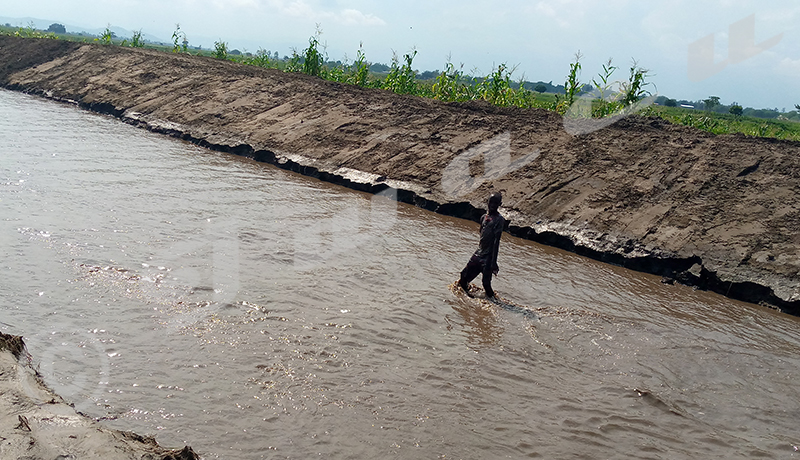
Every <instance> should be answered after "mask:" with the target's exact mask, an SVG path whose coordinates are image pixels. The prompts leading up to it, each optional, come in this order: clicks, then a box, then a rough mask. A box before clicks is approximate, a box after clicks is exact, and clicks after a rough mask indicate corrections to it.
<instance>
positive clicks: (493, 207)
mask: <svg viewBox="0 0 800 460" xmlns="http://www.w3.org/2000/svg"><path fill="white" fill-rule="evenodd" d="M487 204H488V206H489V212H497V208H499V207H500V205H501V204H503V195H501V194H500V192H495V193H492V195H491V196H490V197H489V202H488V203H487Z"/></svg>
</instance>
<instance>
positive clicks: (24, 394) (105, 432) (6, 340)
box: [0, 332, 199, 460]
mask: <svg viewBox="0 0 800 460" xmlns="http://www.w3.org/2000/svg"><path fill="white" fill-rule="evenodd" d="M30 362H31V357H30V355H28V352H27V351H26V349H25V344H24V342H23V341H22V337H19V336H13V335H8V334H4V333H2V332H0V458H4V459H12V458H32V459H33V458H42V459H45V458H58V459H61V458H63V459H70V458H80V459H94V458H96V459H103V460H106V459H120V460H123V459H125V460H128V459H130V460H134V459H135V460H156V459H158V460H194V459H197V458H199V457H198V456H197V455H196V454H195V453H194V452H193V451H192V449H191V448H190V447H184V448H183V449H178V450H169V449H164V448H162V447H160V446H159V445H158V444H157V443H156V441H155V439H153V438H147V437H143V436H139V435H137V434H135V433H129V432H124V431H117V430H109V429H106V428H103V427H102V426H101V425H100V424H98V423H97V422H95V421H94V420H92V419H90V418H88V417H86V416H85V415H83V414H80V413H78V412H76V411H75V409H74V408H73V407H72V406H71V405H69V404H68V403H66V402H65V401H64V400H62V399H61V398H60V397H59V396H57V395H56V394H54V393H53V392H52V391H50V389H49V388H47V387H46V386H45V385H44V383H43V382H42V379H41V377H40V376H39V374H37V373H36V371H35V370H34V369H33V368H32V367H31V365H30Z"/></svg>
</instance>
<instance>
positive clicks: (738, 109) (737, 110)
mask: <svg viewBox="0 0 800 460" xmlns="http://www.w3.org/2000/svg"><path fill="white" fill-rule="evenodd" d="M743 111H744V109H743V108H742V106H741V105H739V104H737V103H735V102H734V103H733V104H731V106H730V108H729V109H728V112H730V113H732V114H734V115H736V116H737V117H740V116H741V115H742V112H743Z"/></svg>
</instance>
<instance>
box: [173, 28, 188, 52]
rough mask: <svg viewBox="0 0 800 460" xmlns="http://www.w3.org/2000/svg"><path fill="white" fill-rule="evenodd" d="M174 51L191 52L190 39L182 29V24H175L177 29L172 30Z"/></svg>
mask: <svg viewBox="0 0 800 460" xmlns="http://www.w3.org/2000/svg"><path fill="white" fill-rule="evenodd" d="M172 52H173V53H188V52H189V40H188V39H187V38H186V34H185V33H184V32H183V31H182V30H181V25H180V24H175V31H174V32H172Z"/></svg>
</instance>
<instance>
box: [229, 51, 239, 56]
mask: <svg viewBox="0 0 800 460" xmlns="http://www.w3.org/2000/svg"><path fill="white" fill-rule="evenodd" d="M230 54H233V55H234V56H241V55H242V52H241V51H239V50H237V49H232V50H231V53H230Z"/></svg>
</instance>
